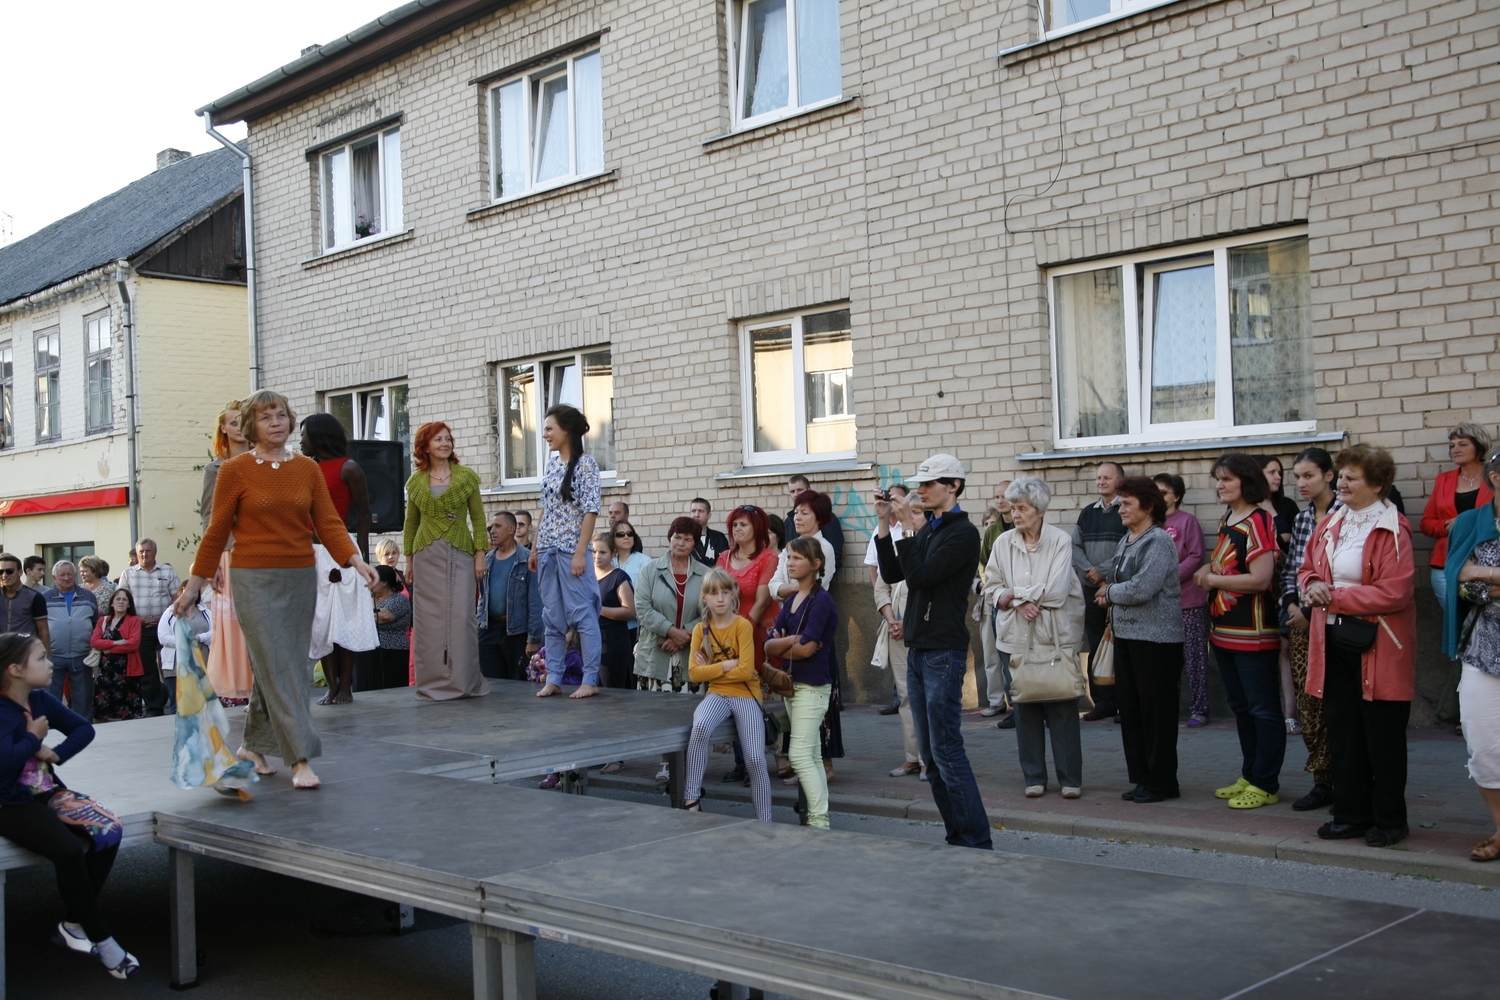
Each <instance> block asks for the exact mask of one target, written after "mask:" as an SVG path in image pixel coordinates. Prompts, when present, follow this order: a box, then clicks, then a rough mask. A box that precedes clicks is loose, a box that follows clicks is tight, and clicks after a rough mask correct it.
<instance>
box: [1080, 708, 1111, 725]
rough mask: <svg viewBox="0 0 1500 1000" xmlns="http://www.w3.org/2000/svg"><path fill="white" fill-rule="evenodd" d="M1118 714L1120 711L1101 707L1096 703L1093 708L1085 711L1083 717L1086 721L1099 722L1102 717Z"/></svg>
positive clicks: (1107, 717) (1106, 717)
mask: <svg viewBox="0 0 1500 1000" xmlns="http://www.w3.org/2000/svg"><path fill="white" fill-rule="evenodd" d="M1118 714H1119V713H1118V712H1116V711H1114V710H1112V709H1108V708H1100V707H1099V706H1097V705H1095V706H1094V707H1093V708H1091V709H1089V710H1088V711H1087V712H1084V713H1083V715H1082V719H1083V721H1084V722H1098V721H1099V720H1100V719H1109V718H1113V717H1114V716H1116V715H1118Z"/></svg>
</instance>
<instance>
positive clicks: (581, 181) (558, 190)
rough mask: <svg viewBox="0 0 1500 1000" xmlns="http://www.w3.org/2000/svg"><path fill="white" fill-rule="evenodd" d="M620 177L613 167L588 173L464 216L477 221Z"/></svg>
mask: <svg viewBox="0 0 1500 1000" xmlns="http://www.w3.org/2000/svg"><path fill="white" fill-rule="evenodd" d="M619 179H620V170H619V168H618V167H611V168H609V169H608V170H605V171H603V172H601V173H597V174H588V175H586V176H584V177H576V178H574V179H573V180H570V181H568V182H566V183H563V184H557V185H554V186H553V187H545V188H541V189H539V190H536V191H527V192H526V193H525V194H518V195H516V196H515V197H514V198H507V199H505V200H504V201H497V202H494V203H493V204H489V205H485V206H484V207H482V208H471V209H469V210H468V211H467V212H465V213H464V218H466V219H468V220H469V221H470V222H476V221H478V220H480V219H484V218H488V217H489V216H491V215H502V214H504V213H506V212H509V211H512V210H513V209H517V208H524V207H525V206H527V205H531V204H535V203H536V202H539V201H546V200H547V199H549V198H554V197H557V196H559V195H564V194H571V193H572V192H575V191H583V190H586V189H588V188H591V187H598V186H599V185H600V184H607V183H611V182H613V181H617V180H619Z"/></svg>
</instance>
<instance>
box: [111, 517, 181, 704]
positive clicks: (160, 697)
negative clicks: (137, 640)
mask: <svg viewBox="0 0 1500 1000" xmlns="http://www.w3.org/2000/svg"><path fill="white" fill-rule="evenodd" d="M135 558H136V564H135V565H134V566H131V567H130V568H128V569H126V570H125V572H123V573H121V574H120V588H121V589H122V590H128V591H130V596H131V597H133V598H135V613H136V614H138V615H140V616H141V666H143V667H144V668H145V670H146V676H145V677H143V678H141V681H142V684H141V686H142V688H143V690H142V691H141V695H142V697H143V698H144V700H145V702H146V714H147V715H161V714H162V713H163V712H164V711H165V710H166V707H167V705H168V704H169V703H170V702H171V701H172V700H173V699H172V698H171V692H169V691H168V690H167V688H166V685H164V684H163V683H162V679H161V662H160V658H159V657H160V653H161V643H160V641H159V640H158V639H157V638H156V623H157V622H159V621H160V620H161V616H162V614H163V612H165V611H166V610H167V608H169V607H171V606H172V601H173V600H174V599H175V598H176V597H177V591H178V590H180V589H181V588H182V581H181V580H179V579H177V571H176V570H174V569H173V568H172V567H171V565H169V564H168V563H159V562H157V561H156V543H155V542H153V541H152V540H151V539H149V538H142V539H141V540H140V541H138V542H136V543H135Z"/></svg>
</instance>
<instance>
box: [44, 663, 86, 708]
mask: <svg viewBox="0 0 1500 1000" xmlns="http://www.w3.org/2000/svg"><path fill="white" fill-rule="evenodd" d="M64 677H66V678H67V679H68V683H69V687H68V691H69V693H70V695H71V697H69V699H68V707H69V708H71V709H72V710H73V711H75V712H77V713H78V714H79V715H81V716H83V717H84V718H85V719H88V720H89V721H93V718H94V671H93V669H92V668H90V667H88V666H86V665H85V664H84V662H83V657H81V656H54V657H53V658H52V686H51V689H50V690H51V691H52V697H54V698H56V699H57V700H58V701H62V696H63V678H64Z"/></svg>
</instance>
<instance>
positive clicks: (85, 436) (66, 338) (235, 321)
mask: <svg viewBox="0 0 1500 1000" xmlns="http://www.w3.org/2000/svg"><path fill="white" fill-rule="evenodd" d="M240 163H241V161H240V158H239V157H238V156H237V155H235V154H234V153H233V152H231V151H229V150H221V151H219V152H215V153H207V154H204V155H202V156H190V155H189V154H188V153H185V152H182V151H181V150H175V149H168V150H163V151H162V153H160V154H158V156H157V168H156V170H155V172H153V173H150V174H147V175H146V176H145V177H142V178H141V179H139V180H137V181H135V182H133V183H131V184H128V185H126V186H125V187H123V188H121V189H120V190H118V191H116V192H114V193H113V194H110V195H107V196H105V197H104V198H101V199H99V200H98V201H97V202H95V203H94V204H92V205H89V206H88V207H87V208H84V209H81V210H79V211H77V212H75V213H73V214H72V215H70V216H68V217H67V218H64V219H59V220H58V221H57V222H54V223H52V224H51V225H50V226H47V227H45V228H44V229H41V230H39V231H38V232H36V233H34V234H32V235H31V236H28V237H26V238H25V239H23V240H19V241H17V242H15V243H12V244H10V245H9V246H6V247H4V248H3V249H0V473H3V475H4V486H3V487H0V546H3V548H4V549H5V551H7V552H12V553H14V554H16V555H18V556H22V557H23V558H24V557H25V556H30V555H38V556H41V557H42V558H43V559H45V560H46V562H47V566H48V571H47V572H48V578H49V580H50V575H51V566H52V564H53V563H54V562H56V561H57V560H59V559H70V560H74V561H76V560H77V559H78V558H79V557H81V556H84V555H89V554H91V553H96V552H97V553H98V554H99V555H100V556H102V557H103V558H104V559H105V561H106V562H108V563H109V565H110V573H111V574H112V575H118V574H119V572H120V571H121V570H123V569H125V566H126V558H127V556H128V554H129V551H130V547H131V545H132V544H133V542H134V541H135V539H136V538H142V537H147V538H152V539H154V540H155V541H156V543H157V546H158V549H159V558H160V559H161V561H162V562H168V563H172V564H173V565H174V566H176V567H177V569H178V571H179V573H185V572H186V570H187V566H188V564H189V563H191V562H192V559H193V555H194V554H195V553H196V551H197V547H198V538H199V524H200V521H199V516H198V498H199V495H200V490H201V485H202V474H201V472H200V471H199V470H201V469H202V467H203V465H204V463H205V462H207V461H208V460H209V458H210V457H211V455H210V446H211V437H212V434H213V427H214V418H215V416H216V415H217V410H218V409H219V408H220V407H222V406H223V405H224V403H226V402H228V401H229V400H230V399H233V398H235V397H238V396H243V395H245V390H246V388H247V387H248V386H249V382H250V379H249V367H250V361H249V344H248V340H247V337H246V316H245V305H246V302H245V231H244V221H245V220H244V207H243V200H242V198H241V195H240V192H241V189H242V179H241V178H242V173H241V169H240ZM132 393H134V395H135V399H134V405H133V406H132V400H131V394H132ZM132 414H133V419H132ZM132 425H133V426H132ZM132 430H134V432H135V434H134V438H133V439H132V434H131V432H132ZM132 466H133V468H132ZM132 493H133V495H132ZM132 528H134V531H132ZM132 534H133V535H134V537H132Z"/></svg>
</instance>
